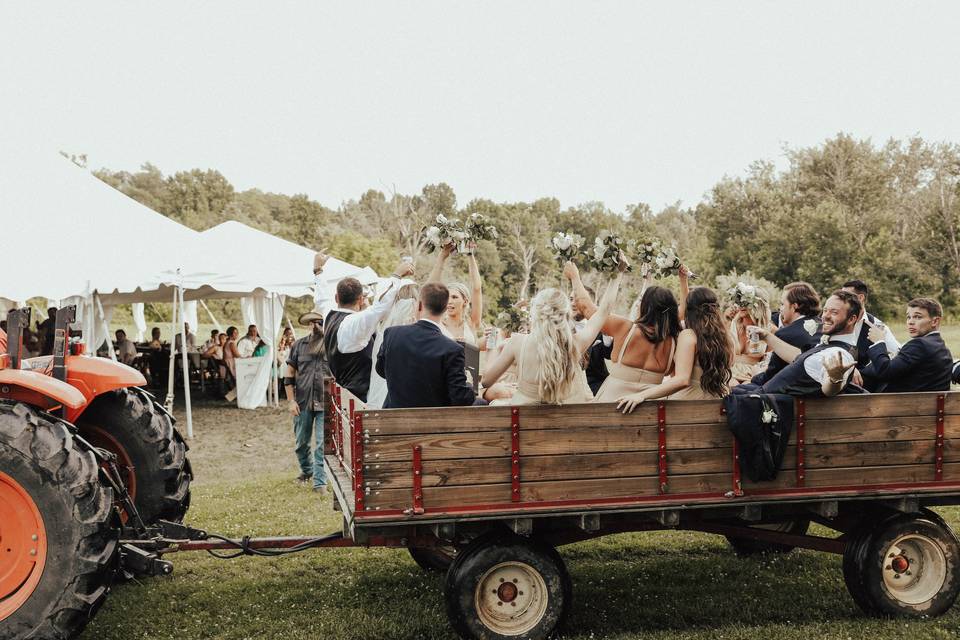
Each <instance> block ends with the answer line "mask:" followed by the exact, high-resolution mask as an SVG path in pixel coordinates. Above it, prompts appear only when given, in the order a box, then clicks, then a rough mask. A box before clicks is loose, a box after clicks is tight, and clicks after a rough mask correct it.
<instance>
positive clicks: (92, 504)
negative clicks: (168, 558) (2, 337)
mask: <svg viewBox="0 0 960 640" xmlns="http://www.w3.org/2000/svg"><path fill="white" fill-rule="evenodd" d="M75 312H76V308H75V307H66V308H63V309H61V310H60V311H59V312H58V314H57V318H56V334H55V340H54V353H53V355H52V356H46V357H41V358H30V359H24V358H22V357H21V355H22V353H23V345H22V342H23V339H22V332H23V329H24V328H25V327H28V326H29V321H30V312H29V310H14V311H11V312H10V313H9V314H8V317H7V327H8V331H9V335H8V343H7V353H6V354H2V355H0V628H2V629H3V631H4V632H3V634H2V635H3V637H4V638H17V639H20V638H70V637H73V636H74V635H75V634H77V633H78V632H79V631H80V630H81V629H82V628H83V626H84V625H85V624H86V622H87V621H88V620H89V619H90V618H91V617H92V615H93V613H94V612H95V611H96V609H97V608H98V607H99V606H100V604H102V602H103V599H104V598H105V596H106V594H107V592H108V591H109V588H110V585H111V584H112V582H113V581H114V580H115V578H116V577H117V572H118V570H119V571H123V572H126V573H127V574H132V573H144V574H151V573H168V572H169V571H170V566H169V565H168V564H167V563H164V562H162V561H159V560H157V559H155V558H153V557H151V556H149V555H147V554H143V553H142V552H140V551H139V550H137V549H136V548H135V547H133V546H131V545H128V544H122V543H121V540H128V539H132V538H143V537H147V536H149V535H150V533H151V531H154V532H155V531H156V530H157V529H158V527H161V526H175V524H174V523H178V522H181V521H182V520H183V517H184V514H185V513H186V511H187V508H188V507H189V505H190V481H191V479H192V472H191V469H190V463H189V462H188V460H187V458H186V452H187V446H186V443H185V442H184V441H183V439H182V438H181V437H180V434H179V433H178V432H177V430H176V429H175V427H174V420H173V418H172V416H170V414H168V413H167V412H166V411H165V410H164V409H163V407H162V406H161V405H160V404H159V403H158V402H156V400H154V398H153V396H151V395H150V394H149V393H147V392H146V391H144V390H143V389H141V388H140V387H141V385H144V384H145V383H146V380H145V379H144V378H143V376H142V375H141V374H140V372H138V371H137V370H135V369H133V368H131V367H128V366H126V365H123V364H120V363H117V362H114V361H112V360H107V359H103V358H90V357H86V356H83V355H82V348H83V345H82V344H79V343H77V344H71V343H70V335H69V324H70V323H72V322H73V320H74V315H75ZM121 534H122V535H121Z"/></svg>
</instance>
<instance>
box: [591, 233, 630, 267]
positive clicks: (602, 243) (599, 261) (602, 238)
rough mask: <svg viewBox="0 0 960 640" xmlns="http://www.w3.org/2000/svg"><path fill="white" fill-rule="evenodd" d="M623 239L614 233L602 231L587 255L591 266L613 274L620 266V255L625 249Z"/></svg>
mask: <svg viewBox="0 0 960 640" xmlns="http://www.w3.org/2000/svg"><path fill="white" fill-rule="evenodd" d="M625 246H626V243H625V242H624V240H623V238H622V237H620V236H619V235H617V234H616V233H613V232H612V231H601V232H600V235H598V236H597V238H596V240H594V241H593V247H592V248H591V249H590V251H589V252H588V253H587V256H588V257H589V258H590V264H591V265H592V266H593V268H594V269H596V270H597V271H601V272H604V271H605V272H609V273H613V272H614V271H616V270H617V268H618V267H619V266H620V253H621V252H622V251H623V249H624V248H625Z"/></svg>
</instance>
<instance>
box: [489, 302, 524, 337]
mask: <svg viewBox="0 0 960 640" xmlns="http://www.w3.org/2000/svg"><path fill="white" fill-rule="evenodd" d="M496 323H497V326H498V327H500V328H501V329H506V330H507V331H509V332H510V333H518V332H523V331H526V330H527V328H528V327H529V326H530V312H529V311H527V308H526V307H525V306H524V307H518V306H512V307H508V308H507V309H506V310H505V311H501V312H500V313H498V314H497V321H496Z"/></svg>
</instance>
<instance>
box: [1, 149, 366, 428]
mask: <svg viewBox="0 0 960 640" xmlns="http://www.w3.org/2000/svg"><path fill="white" fill-rule="evenodd" d="M3 154H4V155H5V156H7V157H6V159H5V161H4V162H2V166H3V167H4V171H3V172H0V220H2V221H3V223H4V225H3V231H2V243H3V249H4V250H3V252H2V254H0V267H2V268H3V273H4V278H3V279H2V280H0V307H5V308H6V309H9V308H11V307H12V306H14V305H15V304H18V303H19V304H23V303H25V302H26V300H27V299H28V298H32V297H46V298H48V299H50V300H58V301H60V303H61V304H77V305H78V323H79V324H80V325H81V326H82V328H83V331H84V339H85V342H87V344H88V345H98V344H101V343H102V342H103V341H104V340H109V339H110V336H109V331H108V325H109V320H110V315H111V309H112V307H113V305H117V304H124V303H140V302H151V301H154V302H168V301H169V302H174V305H175V309H177V310H178V312H179V318H178V319H177V322H176V324H177V325H178V326H177V329H176V331H177V332H178V333H181V332H182V331H183V322H184V320H185V311H184V308H185V306H188V304H189V303H188V301H191V300H202V299H204V298H223V297H239V298H246V299H247V302H246V304H242V306H245V307H246V308H248V309H253V310H254V311H253V314H254V315H255V316H256V317H258V318H259V319H260V320H261V322H260V323H259V324H260V326H272V327H273V330H272V331H269V332H264V336H263V337H264V341H265V342H267V343H268V344H270V345H271V348H272V345H273V343H274V338H275V336H276V331H277V328H278V327H279V323H280V318H281V317H282V303H281V302H280V298H279V296H285V295H304V294H309V293H310V284H311V277H310V274H311V271H310V269H311V261H312V252H310V250H309V249H306V248H304V247H300V246H298V245H295V244H293V243H289V242H287V241H285V240H281V239H279V238H275V237H273V236H270V235H269V234H265V233H263V232H259V231H256V230H254V229H251V228H249V227H245V226H244V225H240V224H239V223H225V224H226V225H228V226H227V227H226V231H221V232H218V233H229V234H230V237H226V236H223V237H220V238H219V239H218V238H217V234H214V235H212V236H211V235H205V234H203V233H198V232H196V231H193V230H192V229H190V228H188V227H186V226H184V225H181V224H179V223H177V222H175V221H173V220H170V219H169V218H167V217H166V216H163V215H162V214H159V213H157V212H155V211H153V210H152V209H150V208H148V207H146V206H144V205H142V204H140V203H138V202H137V201H135V200H133V199H132V198H129V197H127V196H126V195H124V194H123V193H121V192H119V191H117V190H115V189H113V188H112V187H110V186H109V185H107V184H105V183H104V182H102V181H101V180H99V179H97V178H96V177H95V176H93V175H92V174H91V173H90V172H89V171H87V170H85V169H83V168H81V167H78V166H77V165H75V164H74V163H73V162H71V161H70V160H68V159H66V158H64V157H62V156H60V155H58V154H56V153H46V154H38V153H33V152H30V151H25V150H23V149H11V148H8V149H5V150H4V151H3ZM220 227H224V225H220ZM220 227H217V228H215V229H218V228H220ZM241 228H242V229H241ZM210 231H211V232H212V231H214V230H213V229H212V230H210ZM207 233H209V232H207ZM241 236H243V238H245V239H241ZM253 238H256V239H257V240H256V242H255V243H254V241H253ZM288 253H290V254H291V255H295V256H296V257H294V258H288V257H287V254H288ZM308 253H309V254H310V260H307V258H306V256H307V254H308ZM337 262H338V263H339V261H337ZM301 263H302V266H301ZM287 268H290V269H296V272H294V273H292V274H290V273H288V274H286V275H283V274H281V273H280V271H281V269H287ZM337 269H339V270H342V271H344V275H358V274H365V273H366V272H365V270H364V269H361V268H359V267H354V266H352V265H348V264H346V263H339V264H338V265H337ZM301 274H304V275H301ZM366 275H367V276H368V277H366V278H364V279H365V280H370V279H371V278H370V277H369V276H372V278H373V279H375V278H376V274H374V273H373V272H372V271H371V272H370V274H366ZM271 300H272V301H273V303H274V304H273V305H271V304H270V301H271ZM185 303H186V304H185ZM278 304H279V305H280V312H279V313H278V312H277V305H278ZM3 310H4V309H0V311H3ZM270 311H272V312H273V317H272V318H271V316H270V315H269V312H270ZM137 315H140V314H137V313H136V312H135V316H137ZM267 318H270V320H271V321H267ZM139 324H140V323H139V322H138V325H139ZM93 348H94V347H93V346H91V349H90V350H92V349H93ZM184 373H186V364H184ZM185 377H186V376H185ZM185 394H186V400H187V405H186V412H187V431H188V435H192V415H191V410H190V402H189V386H188V385H187V386H186V388H185Z"/></svg>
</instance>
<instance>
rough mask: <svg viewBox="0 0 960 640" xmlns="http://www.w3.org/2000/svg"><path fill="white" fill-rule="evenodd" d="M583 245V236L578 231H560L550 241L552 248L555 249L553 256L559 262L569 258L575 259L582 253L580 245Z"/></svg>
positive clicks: (561, 262)
mask: <svg viewBox="0 0 960 640" xmlns="http://www.w3.org/2000/svg"><path fill="white" fill-rule="evenodd" d="M582 246H583V236H581V235H578V234H576V233H563V232H562V231H558V232H557V233H555V234H554V235H553V239H552V240H551V241H550V248H551V249H553V257H554V258H556V260H557V262H558V263H559V264H561V265H562V264H563V263H564V262H567V261H568V260H573V259H574V258H575V257H577V254H579V253H580V247H582Z"/></svg>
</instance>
